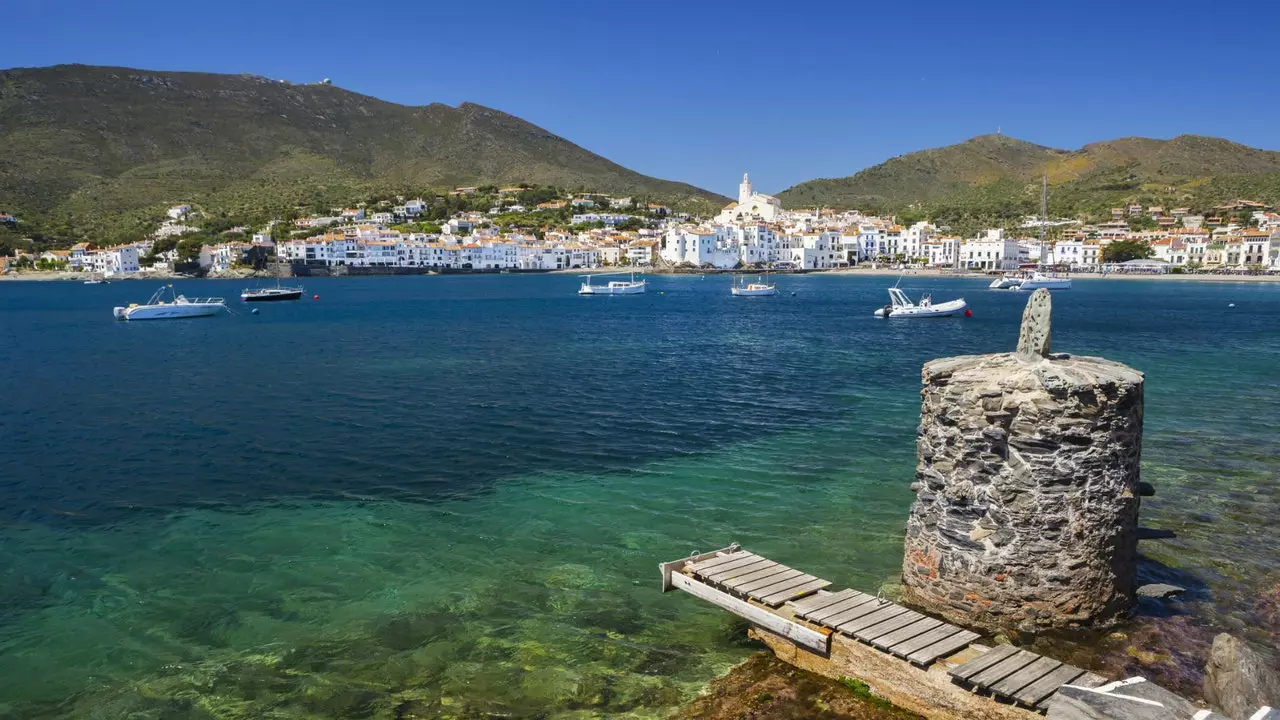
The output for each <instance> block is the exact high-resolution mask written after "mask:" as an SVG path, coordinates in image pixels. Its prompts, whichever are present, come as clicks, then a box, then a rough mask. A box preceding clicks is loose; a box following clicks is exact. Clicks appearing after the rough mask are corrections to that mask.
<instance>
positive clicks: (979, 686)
mask: <svg viewBox="0 0 1280 720" xmlns="http://www.w3.org/2000/svg"><path fill="white" fill-rule="evenodd" d="M948 674H950V675H951V677H953V678H955V680H956V681H958V682H960V683H962V684H964V685H968V686H970V687H972V688H974V689H975V690H979V691H984V692H989V693H991V694H992V695H995V696H996V697H999V698H1004V699H1005V700H1010V701H1013V702H1016V703H1018V704H1020V705H1025V706H1027V707H1030V708H1035V709H1037V710H1046V709H1048V707H1049V701H1050V700H1051V699H1052V698H1053V696H1054V694H1055V693H1057V692H1058V688H1060V687H1062V686H1063V685H1075V686H1076V687H1083V688H1094V687H1098V686H1100V685H1103V684H1105V683H1106V682H1107V679H1106V678H1104V677H1101V676H1099V675H1095V674H1093V673H1091V672H1087V671H1085V670H1083V669H1081V668H1078V667H1076V666H1074V665H1068V664H1066V663H1063V662H1059V661H1057V660H1054V659H1053V658H1047V657H1044V656H1041V655H1037V654H1036V653H1033V652H1031V651H1030V650H1019V649H1018V648H1016V647H1014V646H1013V645H997V646H996V647H994V648H992V649H990V650H988V651H987V652H985V653H983V654H981V655H979V656H978V657H976V658H974V659H972V660H970V661H969V662H967V663H965V664H963V665H959V666H957V667H954V668H951V669H950V670H949V671H948Z"/></svg>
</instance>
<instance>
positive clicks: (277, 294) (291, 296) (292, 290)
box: [240, 287, 302, 302]
mask: <svg viewBox="0 0 1280 720" xmlns="http://www.w3.org/2000/svg"><path fill="white" fill-rule="evenodd" d="M300 297H302V288H300V287H268V288H245V289H244V290H242V291H241V292H240V299H241V300H242V301H244V302H272V301H275V300H297V299H298V298H300Z"/></svg>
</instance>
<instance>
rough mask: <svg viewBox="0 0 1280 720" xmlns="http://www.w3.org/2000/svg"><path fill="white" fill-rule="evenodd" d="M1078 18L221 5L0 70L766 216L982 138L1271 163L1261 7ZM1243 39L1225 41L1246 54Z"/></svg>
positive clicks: (68, 11)
mask: <svg viewBox="0 0 1280 720" xmlns="http://www.w3.org/2000/svg"><path fill="white" fill-rule="evenodd" d="M1206 10H1207V9H1206V7H1205V6H1203V5H1201V4H1192V3H1189V2H1173V3H1163V4H1159V5H1157V4H1155V3H1154V2H1147V1H1145V0H1144V1H1142V2H1131V3H1126V4H1123V5H1119V4H1114V3H1113V4H1105V5H1104V4H1102V3H1100V2H1086V3H1082V4H1077V5H1074V6H1072V7H1071V8H1068V9H1061V8H1052V7H1025V6H1021V5H1014V4H1013V3H988V4H987V5H986V6H985V7H984V9H983V11H981V12H975V11H972V10H968V9H965V8H958V7H955V6H953V5H951V4H945V3H940V2H936V1H935V0H926V2H923V3H920V4H917V5H914V6H892V7H880V6H876V7H861V8H854V7H846V6H844V5H842V4H836V3H809V4H807V5H806V6H804V7H802V8H797V7H794V6H789V7H788V12H787V13H785V14H780V13H778V12H777V9H776V7H774V6H771V5H766V4H763V3H757V2H737V3H717V4H715V5H714V6H697V7H685V6H678V5H674V4H659V5H656V6H650V7H649V8H647V9H646V10H645V11H644V12H637V11H635V10H630V9H627V8H622V7H608V6H600V5H591V6H581V7H568V6H560V7H557V8H555V9H546V8H536V7H529V6H528V5H516V4H511V3H506V2H499V3H491V4H488V5H485V6H483V8H481V7H480V6H465V7H456V6H445V7H433V8H426V9H424V8H422V7H415V6H413V5H411V4H409V3H404V2H393V3H388V4H385V5H383V6H381V7H379V8H374V9H368V8H363V7H360V8H356V9H353V6H350V5H348V4H344V3H338V2H332V1H328V0H323V1H321V2H317V3H312V4H307V5H303V4H301V3H278V4H272V5H270V6H263V5H261V4H250V3H247V2H241V1H236V2H230V3H225V4H223V5H221V6H220V13H219V14H218V15H217V16H206V15H203V14H201V13H200V12H199V11H198V10H196V9H191V8H186V7H178V6H170V5H167V4H162V3H159V2H156V1H155V0H142V1H138V2H130V3H126V4H124V5H123V6H112V7H110V8H104V7H99V6H97V5H95V4H90V3H87V2H83V1H82V0H74V1H68V2H60V3H53V4H50V3H42V2H37V1H36V0H18V2H17V3H16V5H15V6H14V7H12V8H11V10H10V13H9V15H10V20H11V25H10V27H21V28H23V32H21V33H13V34H12V35H11V36H10V37H9V38H7V39H6V44H5V47H4V48H3V49H0V66H3V67H6V68H12V67H33V66H46V65H57V64H69V63H82V64H89V65H116V66H126V67H136V68H142V69H149V70H171V71H191V72H218V73H251V74H256V75H263V76H267V77H271V78H275V79H284V80H289V81H291V82H297V83H303V82H316V81H319V80H320V79H322V78H326V77H327V78H331V79H332V81H333V83H334V84H335V85H337V86H339V87H342V88H344V89H347V90H350V91H353V92H358V93H362V94H365V95H371V96H373V97H377V98H379V99H382V100H386V101H390V102H396V103H401V104H405V105H427V104H430V103H433V102H441V103H445V104H448V105H452V106H457V105H458V104H460V103H462V102H474V103H478V104H481V105H485V106H488V107H492V108H495V109H498V110H501V111H503V112H507V113H510V114H512V115H516V116H519V117H521V118H523V119H525V120H527V121H529V122H531V123H534V124H535V125H538V126H540V127H543V128H545V129H546V130H548V131H550V132H553V133H555V134H557V135H560V136H562V137H564V138H566V139H568V140H570V141H572V142H574V143H575V144H578V145H580V146H582V147H584V148H586V149H587V150H590V151H591V152H594V153H597V154H599V155H602V156H604V157H606V158H608V159H610V160H612V161H614V162H617V163H618V164H620V165H623V166H625V167H628V168H630V169H633V170H636V171H638V172H641V173H644V174H646V175H652V176H655V177H659V178H663V179H668V180H678V181H682V182H687V183H691V184H693V185H697V186H699V187H702V188H705V189H708V190H711V191H714V192H719V193H721V194H724V195H729V196H733V195H735V194H736V191H737V183H738V181H739V180H740V179H741V177H742V173H743V172H749V173H751V178H752V181H753V183H754V184H755V186H756V187H757V188H758V189H759V190H760V191H762V192H768V193H771V194H776V193H778V192H780V191H782V190H784V189H786V188H788V187H791V186H792V185H795V184H797V183H800V182H804V181H806V180H812V179H815V178H822V177H843V176H847V175H851V174H853V173H855V172H857V171H858V170H861V169H863V168H866V167H869V166H872V165H875V164H877V163H880V162H883V161H884V160H887V159H889V158H890V157H893V156H896V155H901V154H904V153H908V152H913V151H916V150H921V149H925V148H930V147H940V146H943V145H949V144H953V143H957V142H962V141H964V140H966V139H969V138H971V137H974V136H976V135H985V134H991V133H995V132H997V131H1000V132H1002V133H1003V134H1005V135H1009V136H1011V137H1015V138H1018V139H1021V140H1026V141H1029V142H1033V143H1036V144H1039V145H1047V146H1051V147H1058V148H1063V149H1072V150H1074V149H1078V148H1080V147H1081V146H1083V145H1086V144H1088V143H1091V142H1098V141H1104V140H1113V139H1116V138H1120V137H1129V136H1141V137H1152V138H1162V139H1167V138H1171V137H1174V136H1177V135H1184V134H1192V135H1207V136H1213V137H1221V138H1225V139H1227V140H1231V141H1234V142H1238V143H1241V144H1244V145H1248V146H1252V147H1257V148H1263V149H1270V150H1276V149H1280V140H1278V139H1277V138H1276V135H1275V132H1274V123H1273V122H1271V121H1270V119H1269V118H1271V117H1274V115H1275V114H1276V112H1277V111H1278V110H1280V100H1278V99H1276V98H1275V97H1274V95H1273V94H1269V93H1267V92H1266V89H1267V88H1268V87H1270V81H1271V80H1272V78H1271V77H1270V75H1269V70H1270V69H1271V68H1270V66H1269V64H1268V63H1267V62H1265V58H1266V57H1267V55H1266V53H1265V51H1259V47H1260V46H1259V44H1258V43H1263V42H1265V33H1264V34H1263V35H1262V36H1261V37H1259V38H1258V41H1257V42H1254V43H1250V42H1246V41H1243V40H1242V39H1241V37H1240V34H1239V32H1240V29H1241V28H1242V27H1243V24H1236V21H1241V23H1243V20H1247V21H1248V25H1249V26H1252V27H1259V28H1265V27H1269V26H1273V25H1274V22H1275V21H1277V20H1280V6H1264V5H1261V4H1254V3H1247V2H1234V3H1227V4H1226V5H1225V6H1224V5H1217V6H1214V8H1213V10H1214V11H1215V12H1214V14H1215V15H1216V16H1219V17H1229V18H1232V19H1233V22H1232V24H1230V25H1229V26H1228V27H1229V28H1230V32H1228V31H1227V30H1225V29H1224V30H1222V31H1219V32H1216V33H1205V32H1204V30H1203V24H1202V23H1200V22H1197V21H1196V20H1195V18H1196V17H1198V16H1199V15H1201V14H1203V13H1204V12H1206ZM1246 32H1247V30H1246Z"/></svg>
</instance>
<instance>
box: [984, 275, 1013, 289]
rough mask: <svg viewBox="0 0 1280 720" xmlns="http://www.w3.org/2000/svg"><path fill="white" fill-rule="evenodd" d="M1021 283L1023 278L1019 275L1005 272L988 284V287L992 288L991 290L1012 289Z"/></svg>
mask: <svg viewBox="0 0 1280 720" xmlns="http://www.w3.org/2000/svg"><path fill="white" fill-rule="evenodd" d="M1021 284H1022V278H1020V277H1018V276H1017V275H1008V274H1005V275H1001V276H1000V277H998V278H996V279H995V280H992V281H991V284H990V285H988V286H987V287H988V288H990V289H991V290H1012V289H1015V288H1017V287H1018V286H1019V285H1021Z"/></svg>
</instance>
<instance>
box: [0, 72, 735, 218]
mask: <svg viewBox="0 0 1280 720" xmlns="http://www.w3.org/2000/svg"><path fill="white" fill-rule="evenodd" d="M0 146H3V147H4V148H5V149H6V150H5V162H3V163H0V209H2V210H7V211H10V212H13V213H15V214H17V215H19V217H22V216H24V215H25V216H29V217H43V218H47V219H49V220H50V221H54V222H60V223H67V224H77V223H80V224H83V223H94V224H100V223H99V222H98V221H99V220H100V219H101V218H103V217H108V218H109V217H112V216H128V215H130V214H131V213H137V212H144V211H145V212H154V211H155V209H156V208H157V207H160V206H163V205H165V204H167V203H173V202H178V201H193V202H196V203H199V204H203V205H207V206H211V207H212V206H219V207H222V208H224V209H230V210H231V211H233V212H235V213H254V212H256V213H265V212H272V211H275V210H276V209H277V207H278V206H282V205H292V204H294V203H299V202H301V203H308V202H315V203H324V202H329V201H332V202H335V203H337V202H351V201H352V200H353V199H354V198H355V197H357V196H359V195H360V194H362V193H365V194H367V193H372V192H378V191H385V190H399V189H404V190H405V191H408V192H415V191H416V192H421V191H422V190H423V189H424V188H427V187H433V188H448V187H452V186H455V185H478V184H484V183H495V184H502V183H516V182H526V183H538V184H544V185H556V186H559V187H565V188H588V189H593V190H597V191H600V192H611V193H624V194H635V195H643V196H647V197H652V198H655V199H659V200H662V201H664V202H667V203H671V204H675V205H685V206H689V205H692V206H699V205H705V206H706V207H708V208H711V207H717V206H719V205H721V204H723V203H724V202H725V201H726V200H727V198H724V197H722V196H719V195H716V194H714V193H710V192H707V191H704V190H701V189H699V188H696V187H693V186H690V185H686V184H684V183H677V182H669V181H665V180H658V179H655V178H651V177H647V176H645V175H641V174H640V173H637V172H634V171H631V170H628V169H627V168H624V167H622V166H620V165H618V164H616V163H613V162H610V161H609V160H607V159H605V158H603V157H600V156H599V155H595V154H594V153H591V152H589V151H587V150H584V149H583V148H581V147H578V146H577V145H574V144H573V143H572V142H570V141H568V140H566V139H564V138H561V137H558V136H556V135H554V134H552V133H550V132H548V131H546V130H544V129H542V128H539V127H537V126H535V125H532V124H530V123H528V122H525V121H524V120H521V119H520V118H517V117H514V116H512V115H508V114H506V113H503V112H501V111H498V110H493V109H490V108H487V107H482V106H480V105H474V104H471V103H464V104H462V105H461V106H459V107H450V106H447V105H442V104H432V105H427V106H424V107H407V106H403V105H397V104H394V103H389V102H384V101H382V100H378V99H376V98H372V97H368V96H365V95H360V94H357V93H353V92H350V91H347V90H343V89H341V88H338V87H334V86H332V85H327V84H309V85H294V84H289V83H282V82H277V81H271V80H268V79H266V78H262V77H257V76H249V75H215V74H207V73H186V72H160V71H150V70H132V69H128V68H112V67H90V66H82V65H63V66H56V67H47V68H35V69H12V70H3V71H0Z"/></svg>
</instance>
